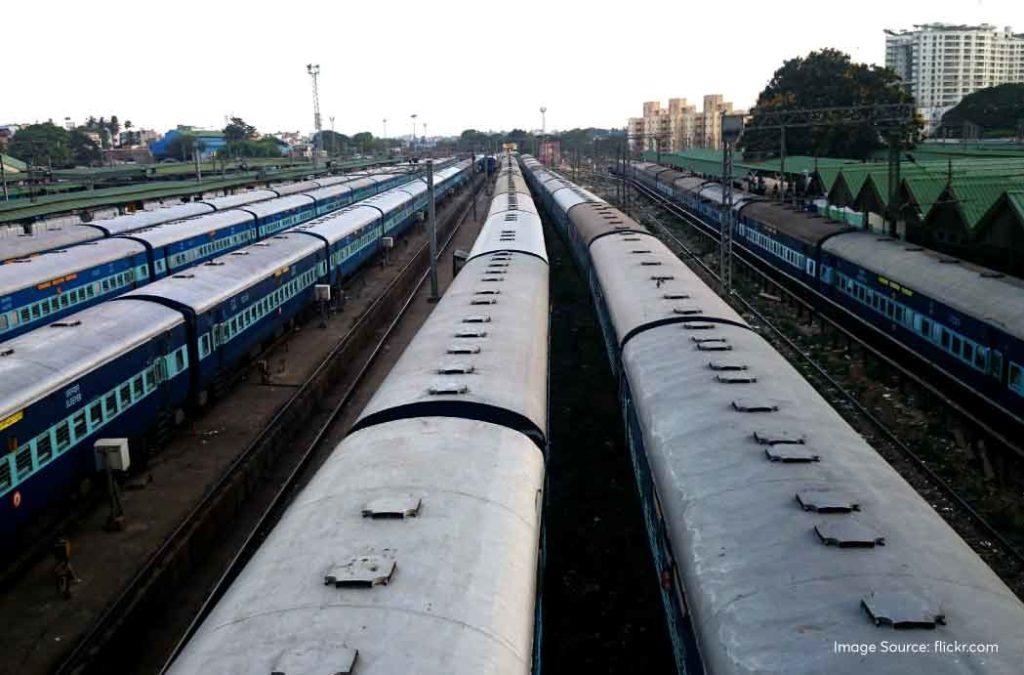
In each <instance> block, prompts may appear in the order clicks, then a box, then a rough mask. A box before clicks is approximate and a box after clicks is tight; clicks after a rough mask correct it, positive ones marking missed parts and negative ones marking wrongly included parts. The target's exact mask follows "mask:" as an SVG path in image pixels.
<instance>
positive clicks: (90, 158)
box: [68, 129, 103, 166]
mask: <svg viewBox="0 0 1024 675" xmlns="http://www.w3.org/2000/svg"><path fill="white" fill-rule="evenodd" d="M68 145H69V146H70V148H71V157H72V159H73V160H74V162H75V164H81V165H86V166H87V165H90V164H95V163H97V162H99V161H100V160H101V159H102V158H103V153H102V152H101V151H100V146H99V145H97V144H96V141H94V140H92V139H91V138H89V136H87V135H86V134H85V132H84V131H82V130H81V129H74V130H72V131H71V133H70V134H69V141H68Z"/></svg>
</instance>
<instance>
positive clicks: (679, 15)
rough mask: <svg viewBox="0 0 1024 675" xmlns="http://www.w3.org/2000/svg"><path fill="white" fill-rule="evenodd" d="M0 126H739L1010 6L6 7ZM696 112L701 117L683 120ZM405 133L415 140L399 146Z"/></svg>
mask: <svg viewBox="0 0 1024 675" xmlns="http://www.w3.org/2000/svg"><path fill="white" fill-rule="evenodd" d="M0 21H2V26H3V31H2V32H0V54H2V55H3V56H4V57H6V58H8V61H7V63H8V64H12V63H13V64H17V65H14V66H11V65H8V66H6V67H5V70H4V73H3V79H2V80H0V92H2V93H0V123H16V122H31V121H37V120H38V121H44V120H46V119H48V118H52V119H53V120H54V122H56V123H58V124H60V123H61V122H62V121H63V119H64V117H65V116H70V117H71V118H72V119H73V120H75V121H76V122H77V121H81V120H82V119H84V118H85V117H86V116H87V115H90V114H93V115H96V116H100V115H105V116H109V115H110V114H111V113H113V114H117V115H118V116H119V117H120V119H121V120H122V122H123V121H124V120H125V119H130V120H132V122H133V123H134V124H135V126H136V127H139V126H142V127H145V128H156V129H157V130H158V131H165V130H166V129H169V128H172V127H173V126H175V125H176V124H179V123H183V124H194V125H198V126H205V127H211V128H220V127H222V126H223V125H224V117H225V116H226V115H229V114H236V115H239V116H241V117H243V118H245V119H246V120H247V121H248V122H249V123H251V124H254V125H255V126H256V127H257V128H258V129H260V131H264V132H273V131H279V130H303V131H308V130H310V129H312V126H313V122H312V117H313V115H312V95H311V90H310V81H309V76H308V75H307V74H306V68H305V65H306V64H307V63H309V62H313V63H319V64H320V66H321V76H320V103H321V110H322V114H323V120H324V122H323V124H324V128H330V121H329V117H330V116H331V115H334V116H335V118H336V119H335V128H336V129H337V131H339V132H342V133H348V134H351V133H355V132H357V131H361V130H369V131H372V132H373V133H374V135H380V134H381V131H382V128H381V127H382V123H381V120H382V119H383V118H384V117H387V118H388V133H389V135H392V136H395V135H402V134H408V133H410V131H411V120H410V119H409V115H410V114H411V113H414V112H415V113H418V114H419V121H420V122H422V121H426V122H427V124H428V125H429V126H428V132H429V134H430V135H435V134H453V133H458V132H460V131H461V130H463V129H465V128H469V127H473V128H477V129H482V130H487V129H494V130H498V129H511V128H513V127H522V128H537V127H539V126H540V113H539V112H538V108H539V106H540V105H541V104H544V105H546V106H547V107H548V113H547V124H548V128H549V129H568V128H572V127H576V126H600V127H607V126H617V127H621V126H624V125H625V121H626V118H627V117H629V116H635V115H639V114H640V108H641V103H642V101H644V100H652V99H660V100H662V101H664V100H666V99H667V98H669V97H670V96H683V97H686V98H689V99H690V100H691V101H698V102H699V101H700V99H701V97H702V96H703V95H704V94H705V93H723V94H725V95H726V98H727V99H728V100H732V101H733V102H734V103H735V104H737V106H740V107H747V106H749V105H751V104H752V103H753V102H754V100H755V99H756V97H757V94H758V92H759V91H760V90H761V89H762V88H763V87H764V85H765V83H766V82H767V80H768V78H769V77H770V76H771V74H772V72H773V71H774V70H775V69H776V68H777V67H778V66H780V65H781V63H782V61H783V60H784V59H786V58H791V57H794V56H798V55H803V54H806V53H807V52H808V51H810V50H812V49H817V48H822V47H835V48H837V49H841V50H843V51H846V52H847V53H850V54H851V55H852V56H853V57H854V59H855V60H858V61H865V62H874V63H884V59H885V55H884V35H883V33H882V30H883V29H884V28H909V27H911V25H913V24H915V23H926V22H933V21H943V22H957V23H982V22H988V23H992V24H995V25H997V26H1000V27H1002V26H1004V25H1010V26H1013V27H1014V28H1015V29H1016V30H1017V31H1018V32H1024V0H856V1H854V2H850V1H849V0H845V1H843V2H835V1H834V0H803V1H800V2H795V1H793V0H732V1H731V2H728V1H725V2H723V1H718V2H697V1H695V0H689V1H687V0H647V1H646V2H615V3H610V2H603V1H597V0H595V1H592V2H579V1H576V0H572V1H568V0H544V1H536V0H517V1H515V2H510V3H509V2H504V3H495V2H488V1H477V2H467V1H462V0H459V1H454V0H447V1H446V0H417V1H415V2H407V1H405V0H356V1H355V2H345V1H344V0H332V1H330V2H312V1H309V0H287V1H280V0H279V1H276V2H266V1H265V0H251V1H249V2H237V1H232V2H226V1H224V0H206V1H205V2H200V1H196V0H174V1H171V0H143V1H142V2H134V3H125V2H111V1H110V0H91V1H88V2H83V1H81V0H74V1H69V0H56V1H54V0H30V1H28V2H24V1H17V2H14V1H12V2H8V3H4V9H3V11H2V14H0ZM698 108H699V103H698ZM417 130H418V132H420V133H422V124H420V125H418V127H417Z"/></svg>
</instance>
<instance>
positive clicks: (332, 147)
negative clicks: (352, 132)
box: [314, 129, 352, 155]
mask: <svg viewBox="0 0 1024 675" xmlns="http://www.w3.org/2000/svg"><path fill="white" fill-rule="evenodd" d="M315 139H316V136H315V135H314V141H315ZM320 140H321V143H320V147H321V148H322V149H323V150H324V151H326V152H328V153H329V154H332V155H345V154H348V150H349V145H351V143H352V139H350V138H349V137H348V136H346V135H345V134H339V133H336V132H334V131H331V130H329V129H328V130H326V131H321V132H320Z"/></svg>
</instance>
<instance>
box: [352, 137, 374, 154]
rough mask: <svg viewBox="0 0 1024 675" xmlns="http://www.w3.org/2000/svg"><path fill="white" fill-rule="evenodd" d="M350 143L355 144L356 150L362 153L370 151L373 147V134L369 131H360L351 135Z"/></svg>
mask: <svg viewBox="0 0 1024 675" xmlns="http://www.w3.org/2000/svg"><path fill="white" fill-rule="evenodd" d="M352 145H353V146H355V150H356V152H359V153H362V154H364V155H368V154H370V153H372V152H373V147H374V142H373V134H371V133H370V132H369V131H360V132H359V133H358V134H356V135H354V136H353V137H352Z"/></svg>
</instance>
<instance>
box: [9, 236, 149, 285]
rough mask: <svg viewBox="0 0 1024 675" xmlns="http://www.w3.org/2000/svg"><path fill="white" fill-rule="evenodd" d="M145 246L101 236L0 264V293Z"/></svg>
mask: <svg viewBox="0 0 1024 675" xmlns="http://www.w3.org/2000/svg"><path fill="white" fill-rule="evenodd" d="M145 250H146V248H145V247H144V246H143V245H142V244H140V243H138V242H136V241H128V240H127V239H102V240H100V241H96V242H89V243H85V244H79V245H77V246H72V247H70V248H67V249H61V250H57V251H50V252H49V253H42V254H40V255H37V256H33V257H31V258H24V259H19V260H14V261H11V262H8V263H6V264H4V265H0V296H2V295H7V294H8V293H13V292H14V291H17V290H20V289H23V288H29V287H32V286H36V285H37V284H41V283H45V282H47V281H50V280H51V279H56V278H57V277H66V276H67V275H68V274H77V273H79V272H81V271H82V270H85V269H89V268H91V267H97V266H99V265H103V264H105V263H109V262H112V261H115V260H120V259H121V258H125V257H127V256H132V255H135V254H138V253H143V252H145Z"/></svg>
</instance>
